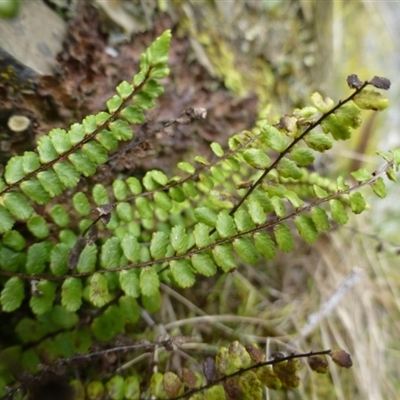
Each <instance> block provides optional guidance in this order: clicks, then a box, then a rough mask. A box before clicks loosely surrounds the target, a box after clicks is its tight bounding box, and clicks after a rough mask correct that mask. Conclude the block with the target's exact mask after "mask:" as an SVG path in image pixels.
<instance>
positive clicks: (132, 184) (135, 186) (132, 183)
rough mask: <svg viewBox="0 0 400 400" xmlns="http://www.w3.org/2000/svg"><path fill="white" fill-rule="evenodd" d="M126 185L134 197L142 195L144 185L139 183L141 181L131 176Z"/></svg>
mask: <svg viewBox="0 0 400 400" xmlns="http://www.w3.org/2000/svg"><path fill="white" fill-rule="evenodd" d="M126 184H127V185H128V187H129V190H130V191H131V192H132V194H133V195H135V196H137V195H139V194H141V193H142V191H143V189H142V185H141V183H140V181H139V179H137V178H135V177H133V176H131V177H130V178H128V179H127V180H126Z"/></svg>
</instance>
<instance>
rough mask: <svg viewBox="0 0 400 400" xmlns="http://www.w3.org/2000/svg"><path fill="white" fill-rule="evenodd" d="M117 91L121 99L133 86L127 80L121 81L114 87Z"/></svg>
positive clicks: (124, 97) (124, 98) (129, 93)
mask: <svg viewBox="0 0 400 400" xmlns="http://www.w3.org/2000/svg"><path fill="white" fill-rule="evenodd" d="M116 90H117V93H118V94H119V95H120V96H121V98H122V99H123V100H126V99H127V98H128V97H129V96H130V95H131V94H132V93H133V90H134V89H133V86H132V85H131V84H130V83H128V82H127V81H122V82H121V83H120V84H119V85H118V86H117V87H116Z"/></svg>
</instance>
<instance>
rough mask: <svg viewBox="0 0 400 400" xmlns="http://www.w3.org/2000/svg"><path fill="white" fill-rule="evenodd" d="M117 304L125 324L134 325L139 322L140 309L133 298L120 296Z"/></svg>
mask: <svg viewBox="0 0 400 400" xmlns="http://www.w3.org/2000/svg"><path fill="white" fill-rule="evenodd" d="M118 304H119V307H120V309H121V311H122V314H123V316H124V319H125V323H129V324H136V323H137V322H138V321H139V318H140V308H139V305H138V303H137V301H136V299H135V298H133V297H131V296H121V297H120V299H119V300H118Z"/></svg>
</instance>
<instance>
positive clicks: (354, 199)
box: [350, 192, 367, 214]
mask: <svg viewBox="0 0 400 400" xmlns="http://www.w3.org/2000/svg"><path fill="white" fill-rule="evenodd" d="M350 207H351V211H353V213H354V214H360V213H362V212H363V211H364V210H365V208H366V207H367V203H366V202H365V200H364V197H363V196H362V194H361V193H359V192H352V193H350Z"/></svg>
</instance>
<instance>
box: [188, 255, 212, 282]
mask: <svg viewBox="0 0 400 400" xmlns="http://www.w3.org/2000/svg"><path fill="white" fill-rule="evenodd" d="M192 265H193V268H194V269H195V270H196V272H198V273H199V274H201V275H204V276H207V277H211V276H214V275H215V274H216V273H217V266H216V265H215V263H214V261H213V259H212V258H211V257H210V256H209V255H208V254H207V253H198V254H194V255H193V256H192Z"/></svg>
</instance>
